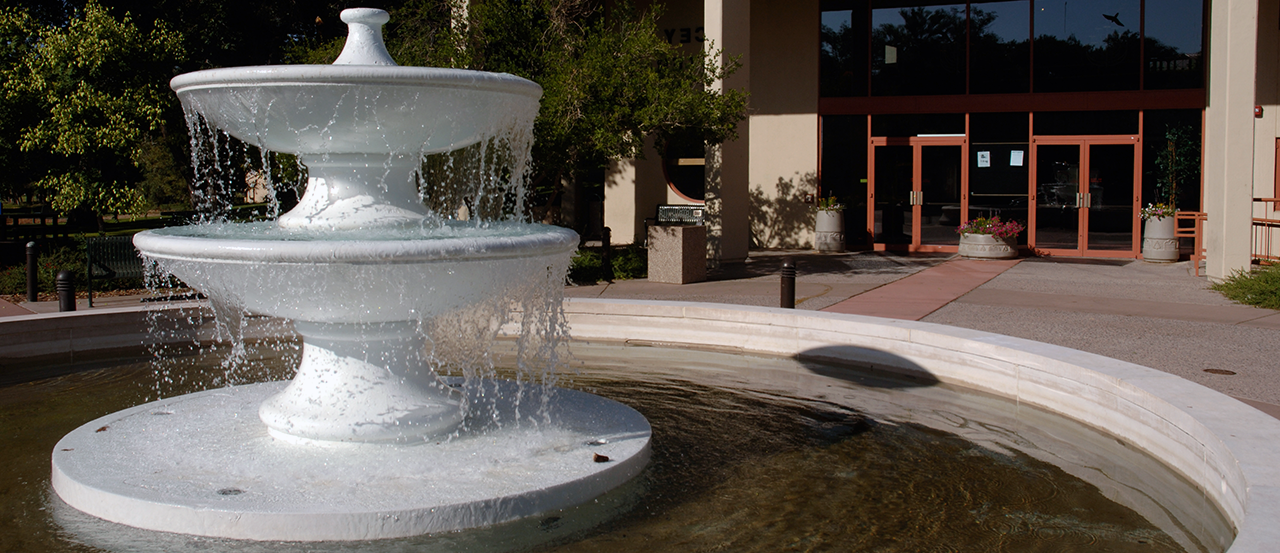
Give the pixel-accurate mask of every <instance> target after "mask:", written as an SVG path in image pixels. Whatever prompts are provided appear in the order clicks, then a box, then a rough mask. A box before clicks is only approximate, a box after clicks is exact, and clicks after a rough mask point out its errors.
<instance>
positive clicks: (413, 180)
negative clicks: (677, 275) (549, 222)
mask: <svg viewBox="0 0 1280 553" xmlns="http://www.w3.org/2000/svg"><path fill="white" fill-rule="evenodd" d="M342 19H343V21H345V22H347V23H348V24H349V26H350V34H349V36H348V39H347V44H346V47H345V49H344V50H343V52H342V55H341V56H340V57H339V58H338V60H337V61H336V62H335V63H334V64H333V65H324V66H315V65H298V66H263V67H242V68H228V69H214V70H208V71H198V72H195V73H189V74H185V75H180V76H178V77H176V78H174V79H173V81H172V87H173V89H174V90H175V91H176V92H177V94H178V96H179V98H180V99H181V100H182V102H183V105H184V107H185V108H186V110H187V111H188V113H198V114H199V116H200V117H203V119H204V121H206V122H207V124H208V125H209V126H210V127H213V128H216V129H219V130H221V131H223V132H226V133H228V134H230V135H232V136H234V137H236V138H238V139H240V140H242V141H244V142H246V143H249V144H254V145H257V146H259V147H261V148H262V149H264V150H270V151H275V152H285V153H292V154H296V155H297V156H298V158H299V160H300V161H301V163H302V164H304V165H305V166H306V167H307V169H308V176H309V180H308V183H307V190H306V193H305V195H304V196H303V197H302V198H301V200H300V202H299V204H298V206H297V207H296V208H295V209H293V210H292V211H290V212H288V213H286V214H284V215H281V216H280V217H279V219H278V220H277V221H275V222H271V223H246V224H228V223H223V224H202V225H194V226H189V227H179V228H169V229H161V230H157V231H149V232H144V233H141V234H139V235H138V236H137V237H136V238H135V241H134V243H135V245H136V246H137V248H138V250H139V251H141V252H142V253H143V254H144V256H145V257H146V258H148V259H150V260H152V261H154V262H155V263H156V264H157V265H158V266H159V267H160V268H161V269H162V270H163V271H166V272H168V273H171V274H173V275H176V276H177V277H179V278H181V279H182V280H183V281H185V282H186V283H188V284H189V285H191V286H192V287H194V288H196V289H199V290H201V291H203V292H205V293H206V294H207V295H209V296H210V297H211V298H212V299H213V300H214V302H215V304H216V305H218V306H219V308H220V313H219V314H220V316H221V315H224V314H229V315H232V316H238V315H240V314H241V313H252V314H259V315H267V316H273V317H282V318H287V319H290V320H292V321H293V325H294V329H295V331H296V332H297V334H298V335H300V336H301V338H302V342H303V353H302V360H301V363H300V365H299V367H298V372H297V376H296V377H295V378H294V379H293V381H292V382H291V383H288V384H287V386H286V385H285V383H269V384H256V385H247V386H235V387H230V388H225V389H218V390H210V391H206V392H201V393H196V394H191V395H186V396H180V397H176V398H170V399H166V400H161V401H158V402H154V403H149V404H146V405H141V406H138V407H135V408H132V409H128V410H125V411H122V412H118V413H114V414H112V415H109V416H107V417H103V418H101V419H99V420H96V421H93V422H91V423H89V424H87V425H84V426H83V427H81V428H79V429H77V430H75V431H74V432H72V433H71V434H68V435H67V436H66V437H65V438H63V440H62V441H61V442H60V443H59V444H58V446H57V447H56V448H55V451H54V456H53V468H54V472H53V478H52V481H53V487H54V489H55V490H56V492H57V494H58V495H59V496H60V497H61V498H62V499H63V500H65V501H66V502H67V503H68V504H70V505H71V506H73V507H76V508H77V509H80V510H82V511H85V512H87V513H89V514H92V515H95V516H98V517H101V518H103V519H106V520H110V521H114V522H119V523H123V524H126V525H130V526H136V527H140V528H145V529H151V530H161V531H168V532H179V533H187V534H196V535H204V536H218V537H228V538H243V539H262V540H300V541H312V540H352V539H376V538H387V537H397V536H406V535H415V534H421V533H427V532H433V531H447V530H456V529H461V528H468V527H474V526H480V525H487V524H493V523H497V522H501V521H505V520H511V519H514V518H519V517H524V516H529V515H532V514H535V513H538V512H542V511H546V510H549V509H556V508H561V507H566V506H569V505H573V504H576V503H579V502H582V501H586V500H588V499H590V498H592V497H594V496H596V495H599V494H600V493H603V492H604V491H606V490H608V489H610V488H612V487H614V486H617V485H619V484H621V483H623V482H625V481H626V480H628V479H630V478H631V477H633V476H634V475H636V474H637V473H638V472H639V471H640V470H641V469H642V468H643V466H644V464H645V462H646V460H647V458H648V451H649V450H648V443H649V433H650V429H649V425H648V423H647V422H646V421H645V420H644V418H643V417H642V416H641V415H640V414H639V413H637V412H635V411H634V410H632V409H630V408H628V407H625V406H623V405H621V404H618V403H616V402H613V401H610V400H606V399H603V398H599V397H596V396H592V395H589V394H584V393H580V392H573V391H569V390H563V389H551V390H544V389H540V388H538V387H535V386H520V385H517V384H515V383H509V382H497V383H494V382H489V383H487V384H483V385H476V386H471V387H467V386H463V385H461V384H459V383H457V382H449V383H446V382H445V381H444V380H442V379H441V378H440V377H439V376H437V374H436V372H435V370H434V367H433V364H434V362H433V361H432V359H433V358H432V357H431V356H429V355H428V353H427V352H428V351H429V346H428V344H429V343H432V342H431V340H432V339H433V337H432V336H430V335H429V334H430V332H429V329H430V328H432V325H431V323H432V321H434V320H436V319H437V318H438V317H441V316H446V315H449V314H456V313H459V312H465V311H467V310H468V309H471V308H473V307H475V306H477V305H480V304H486V303H487V304H492V303H493V302H494V301H498V302H502V301H506V300H505V299H504V298H511V297H513V294H514V295H518V294H520V293H522V292H521V291H522V290H527V289H528V288H529V287H530V286H534V287H538V286H539V285H541V287H542V288H541V289H542V290H547V291H550V292H546V293H547V294H550V296H554V297H556V298H558V297H559V294H560V292H559V290H560V288H559V287H560V286H561V285H562V280H563V274H564V270H565V267H566V266H567V264H568V260H569V256H570V255H571V254H572V252H573V251H574V250H575V248H576V247H577V243H578V236H577V234H575V233H574V232H573V231H570V230H567V229H562V228H557V227H551V226H546V225H536V224H527V223H519V222H516V221H515V220H514V218H512V217H509V218H508V219H511V220H501V218H491V220H476V219H473V220H471V221H466V222H458V221H452V220H449V219H448V218H447V217H442V216H440V215H439V214H436V213H432V212H431V211H430V210H428V209H427V208H426V207H424V203H423V200H422V197H421V196H420V194H419V185H418V182H419V180H420V179H421V175H420V174H419V168H420V167H421V165H422V160H423V156H424V155H426V154H432V153H440V152H449V151H452V150H457V149H460V148H464V147H468V146H473V145H481V146H484V147H494V148H497V147H498V146H505V147H506V148H507V149H508V151H510V152H511V156H510V158H509V159H511V160H514V161H512V162H511V164H510V165H509V166H508V167H507V168H506V171H507V172H506V175H507V177H508V178H509V179H510V180H511V181H512V182H514V183H515V185H514V186H515V187H514V189H509V190H506V192H505V193H507V194H512V195H514V196H515V197H516V198H517V200H520V199H522V198H521V196H522V194H523V192H522V190H519V182H520V181H521V180H522V177H523V174H524V172H525V162H524V161H523V160H527V157H528V152H529V146H530V143H531V134H532V130H531V126H532V120H533V117H534V116H535V115H536V113H537V108H538V99H539V97H540V96H541V93H542V90H541V88H540V87H539V86H538V85H537V84H535V83H533V82H530V81H527V80H525V79H521V78H518V77H515V76H512V75H507V74H491V73H479V72H474V71H465V70H452V69H439V68H422V67H399V66H396V65H395V62H394V61H392V60H391V57H390V55H388V53H387V51H386V48H385V46H384V45H383V43H382V36H381V26H382V25H383V24H384V23H386V22H387V20H388V16H387V13H386V12H384V11H381V10H373V9H352V10H346V11H344V12H343V13H342ZM428 185H430V183H428ZM495 298H497V299H495ZM553 299H554V298H553ZM552 309H558V307H556V306H554V304H553V307H552ZM551 319H552V320H553V321H552V322H553V323H554V320H555V317H552V318H551ZM436 338H439V337H436ZM436 342H440V341H439V340H437V341H436ZM451 384H452V385H451ZM486 386H487V387H486ZM495 390H496V391H498V392H499V393H498V394H495V393H494V392H495ZM534 396H537V397H536V398H535V397H534ZM480 397H483V401H485V402H487V405H488V406H489V407H490V408H491V411H487V412H486V413H485V414H484V415H482V416H481V415H476V414H475V413H474V411H475V410H474V409H469V404H474V403H475V402H476V401H477V398H480ZM495 397H497V398H498V399H494V398H495ZM547 398H549V399H547ZM535 399H536V401H535ZM544 400H545V401H544ZM522 404H523V405H524V406H525V407H524V408H523V409H521V408H520V405H522ZM533 404H545V405H546V407H545V408H544V409H542V410H538V411H537V412H533V411H535V409H533V408H532V407H530V405H533ZM472 407H474V405H473V406H472ZM468 417H471V418H468ZM480 417H483V420H478V419H479V418H480ZM472 419H477V420H472ZM606 459H607V460H606Z"/></svg>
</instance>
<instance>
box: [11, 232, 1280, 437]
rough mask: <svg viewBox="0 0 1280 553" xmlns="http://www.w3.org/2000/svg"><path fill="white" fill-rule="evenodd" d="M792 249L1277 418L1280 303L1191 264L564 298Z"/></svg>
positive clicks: (889, 289) (1046, 261) (1063, 261)
mask: <svg viewBox="0 0 1280 553" xmlns="http://www.w3.org/2000/svg"><path fill="white" fill-rule="evenodd" d="M785 255H791V256H792V257H794V258H795V259H796V262H797V279H796V307H797V308H798V309H806V310H825V311H833V312H838V313H854V314H862V315H874V316H879V317H890V318H899V319H911V320H922V321H926V322H934V323H940V324H947V325H953V326H959V327H964V328H972V329H975V330H983V331H987V332H995V333H999V334H1005V335H1009V336H1017V337H1020V338H1027V339H1031V340H1036V341H1040V342H1047V343H1051V344H1057V345H1061V346H1066V347H1070V348H1075V349H1080V350H1084V351H1088V352H1092V353H1097V354H1100V355H1106V356H1108V357H1114V358H1117V359H1122V360H1125V361H1130V362H1133V363H1137V364H1140V365H1145V366H1148V367H1152V368H1155V369H1158V370H1162V371H1165V372H1169V373H1172V374H1176V375H1178V376H1181V377H1183V378H1186V379H1188V380H1191V381H1193V382H1197V383H1200V384H1202V385H1205V386H1207V387H1209V388H1213V389H1215V390H1218V391H1220V392H1223V393H1226V394H1229V395H1231V396H1234V397H1236V398H1239V399H1241V400H1243V401H1246V402H1248V403H1250V404H1252V405H1255V406H1256V407H1259V408H1260V409H1263V410H1264V411H1267V412H1269V413H1271V414H1273V415H1275V416H1277V417H1280V312H1276V311H1271V310H1267V309H1257V308H1254V307H1247V306H1242V305H1236V304H1233V303H1231V302H1230V301H1228V300H1226V299H1224V298H1223V297H1222V296H1220V295H1219V294H1218V293H1216V292H1213V291H1211V290H1209V289H1208V285H1209V283H1208V281H1207V280H1206V279H1205V278H1204V277H1196V276H1194V274H1193V272H1192V270H1191V267H1190V265H1189V264H1188V263H1186V262H1181V263H1172V264H1153V263H1144V262H1142V261H1133V260H1106V259H1072V258H1029V259H1021V260H1015V261H974V260H964V259H959V258H955V257H954V256H951V255H938V254H932V255H928V254H923V255H922V254H913V255H895V254H888V253H877V252H859V253H845V254H819V253H814V252H754V253H753V254H752V256H751V258H750V259H748V260H747V261H746V262H745V263H742V264H736V265H732V266H727V267H725V268H722V269H718V270H713V271H711V272H710V274H709V276H708V281H707V282H700V283H695V284H686V285H676V284H660V283H652V282H648V281H646V280H632V281H620V282H615V283H599V284H594V285H590V286H570V287H567V288H566V290H565V295H566V296H568V297H600V298H613V299H658V300H676V301H701V302H715V303H730V304H739V305H760V306H777V305H778V304H779V299H780V293H779V277H778V274H779V272H780V268H781V264H782V258H783V256H785ZM139 299H140V298H138V297H136V296H135V297H120V298H95V300H94V303H95V306H96V307H111V306H120V305H129V304H133V305H136V304H137V303H138V301H139ZM86 308H87V306H86V305H85V302H84V300H81V301H80V302H78V306H77V309H86ZM31 311H33V312H38V313H44V312H52V311H57V303H56V302H40V303H34V304H20V305H17V306H15V305H13V304H8V303H5V302H3V301H0V317H2V316H8V315H16V314H23V313H26V312H31Z"/></svg>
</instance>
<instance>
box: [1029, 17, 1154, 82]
mask: <svg viewBox="0 0 1280 553" xmlns="http://www.w3.org/2000/svg"><path fill="white" fill-rule="evenodd" d="M1034 23H1035V33H1034V34H1035V37H1036V38H1035V91H1036V92H1075V91H1084V90H1137V88H1138V71H1139V68H1140V67H1141V63H1140V60H1139V55H1140V48H1139V46H1140V44H1139V42H1140V41H1139V37H1138V29H1139V23H1140V21H1139V0H1072V1H1070V2H1056V1H1048V2H1046V1H1041V2H1037V3H1036V7H1035V19H1034Z"/></svg>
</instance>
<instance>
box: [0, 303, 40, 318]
mask: <svg viewBox="0 0 1280 553" xmlns="http://www.w3.org/2000/svg"><path fill="white" fill-rule="evenodd" d="M34 314H35V311H32V310H30V309H27V308H25V307H22V306H20V305H14V304H12V303H9V302H7V301H5V300H0V317H14V316H17V315H34Z"/></svg>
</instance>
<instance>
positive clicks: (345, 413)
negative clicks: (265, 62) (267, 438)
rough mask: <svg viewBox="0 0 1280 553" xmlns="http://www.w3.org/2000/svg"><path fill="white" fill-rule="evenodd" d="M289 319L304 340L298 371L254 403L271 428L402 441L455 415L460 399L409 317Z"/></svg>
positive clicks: (441, 428)
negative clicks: (430, 360)
mask: <svg viewBox="0 0 1280 553" xmlns="http://www.w3.org/2000/svg"><path fill="white" fill-rule="evenodd" d="M293 327H294V330H295V331H297V333H298V334H300V335H301V336H302V340H303V342H302V343H303V346H302V362H301V363H300V364H299V365H298V374H297V376H294V377H293V381H292V382H290V383H289V386H288V387H286V388H285V389H284V391H282V392H280V393H279V394H277V395H275V396H272V397H271V399H268V400H267V401H265V402H263V403H262V406H261V407H260V408H259V409H258V415H259V417H261V418H262V422H264V423H266V425H267V427H268V428H269V429H270V432H271V435H272V436H275V437H277V438H281V439H286V440H287V439H296V438H304V439H310V440H327V441H357V442H407V441H410V440H423V439H427V438H431V437H435V436H442V435H445V434H448V433H450V432H453V431H454V430H455V429H456V428H457V427H458V425H459V424H461V423H462V419H463V416H464V414H465V408H466V401H465V399H464V397H463V395H462V393H461V392H459V391H458V390H455V389H453V388H451V387H449V386H448V385H446V384H445V383H444V382H443V381H441V380H440V379H439V378H438V377H437V376H436V373H435V371H434V370H432V369H431V366H430V365H428V364H427V362H426V360H425V359H424V358H423V352H424V351H425V340H424V339H423V338H422V335H421V333H420V332H419V331H418V329H417V324H416V323H413V322H400V323H380V324H324V323H308V322H303V321H294V323H293Z"/></svg>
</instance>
